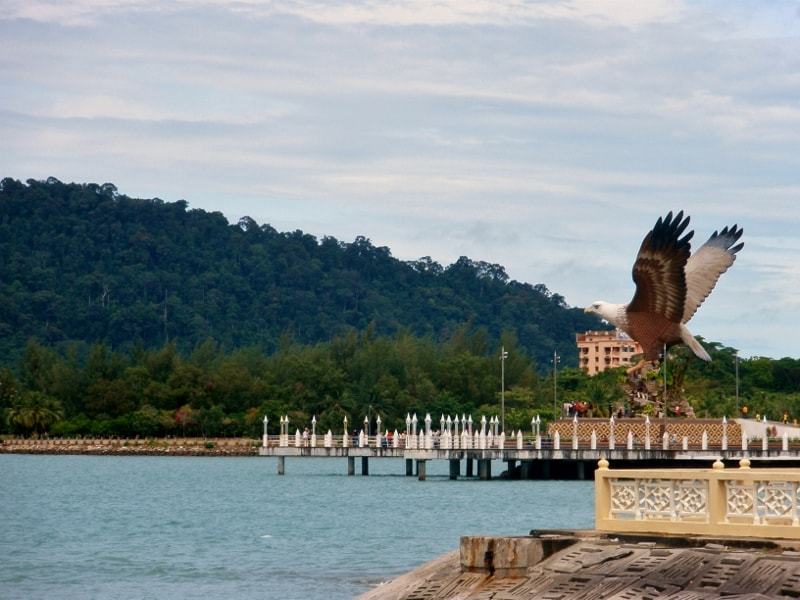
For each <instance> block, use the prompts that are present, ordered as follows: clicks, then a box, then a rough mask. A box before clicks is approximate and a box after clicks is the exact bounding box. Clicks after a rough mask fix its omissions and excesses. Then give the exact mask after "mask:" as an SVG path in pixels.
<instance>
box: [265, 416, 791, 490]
mask: <svg viewBox="0 0 800 600" xmlns="http://www.w3.org/2000/svg"><path fill="white" fill-rule="evenodd" d="M430 423H431V419H430V417H429V416H427V417H426V419H425V425H426V427H425V429H424V430H422V431H417V429H416V416H415V418H414V419H409V420H408V423H407V424H408V428H407V431H406V432H405V433H399V432H397V431H394V432H392V433H390V432H386V433H384V434H377V435H367V434H365V433H364V430H361V431H360V432H359V433H358V434H357V435H356V434H341V435H334V434H333V433H332V432H330V431H328V432H327V433H326V434H324V435H322V436H318V435H317V433H316V430H315V428H314V429H312V433H311V434H310V435H305V436H304V435H303V434H301V433H300V431H299V429H296V430H295V433H294V435H290V434H289V424H288V418H284V417H281V434H280V435H277V436H267V435H266V434H265V435H264V436H263V438H262V444H261V447H260V448H259V449H258V454H259V455H260V456H264V457H275V458H276V459H277V470H278V474H279V475H283V474H285V473H286V459H287V458H291V459H300V458H307V457H314V458H344V459H346V460H347V474H348V475H355V474H356V462H357V461H356V459H360V461H358V462H359V463H360V473H361V475H365V476H366V475H369V461H370V459H375V460H377V459H383V458H395V459H398V458H400V459H404V460H405V471H404V472H405V475H406V476H409V477H413V476H416V477H417V478H418V479H420V480H425V479H426V477H427V463H428V461H432V460H445V461H448V462H449V463H450V464H449V476H450V479H459V478H462V477H468V478H469V477H478V478H480V479H483V480H489V479H492V476H493V474H492V463H493V462H494V461H502V462H504V463H505V464H506V469H505V471H504V472H503V474H502V475H503V476H504V477H506V478H511V479H579V480H580V479H592V478H594V472H595V466H596V465H597V461H598V460H600V459H606V460H609V461H612V462H613V463H614V464H615V465H616V466H617V467H619V468H667V467H684V468H686V467H691V466H696V465H698V464H701V463H702V464H710V463H711V462H714V461H716V460H719V461H722V463H723V464H727V465H729V466H730V465H733V464H738V462H739V461H740V460H742V459H747V460H749V461H751V462H752V463H753V464H754V465H755V466H761V467H770V466H772V467H800V439H798V438H800V431H796V428H793V427H791V426H786V425H783V424H777V423H770V422H766V421H763V422H762V421H757V422H752V421H745V422H744V423H743V424H740V423H739V422H737V421H732V422H728V421H727V420H726V419H720V420H712V419H706V420H701V419H695V420H673V421H669V422H658V423H654V422H651V421H650V420H649V419H648V418H646V419H621V420H615V419H614V418H613V417H612V418H611V419H608V420H606V419H578V418H577V417H575V418H573V419H564V420H560V421H556V422H555V423H552V424H550V426H549V427H548V432H547V433H546V434H543V432H542V431H541V429H540V427H539V424H538V423H537V422H534V424H533V427H532V430H531V432H530V433H528V434H524V433H523V432H522V431H520V430H518V431H517V432H515V433H513V434H511V435H508V436H506V435H505V434H504V433H502V432H499V433H498V429H499V423H498V422H497V420H495V419H494V418H492V419H490V420H488V421H487V420H486V419H485V418H482V419H481V423H480V427H479V428H475V429H473V427H472V420H471V418H470V419H469V421H468V422H467V425H466V426H464V428H463V429H462V430H461V431H460V432H459V430H458V427H457V425H456V426H454V424H453V420H452V419H450V418H449V417H448V418H447V419H445V418H444V417H442V419H441V425H442V429H440V430H439V431H433V430H432V429H431V427H430ZM314 425H315V424H314ZM748 432H749V433H748ZM759 433H761V436H760V437H755V436H757V435H758V434H759Z"/></svg>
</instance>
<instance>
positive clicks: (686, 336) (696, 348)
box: [681, 325, 711, 362]
mask: <svg viewBox="0 0 800 600" xmlns="http://www.w3.org/2000/svg"><path fill="white" fill-rule="evenodd" d="M681 341H682V342H683V343H684V344H686V345H687V346H689V348H691V349H692V352H694V353H695V355H696V356H697V357H698V358H702V359H703V360H704V361H706V362H711V357H710V356H709V355H708V352H706V349H705V348H703V345H702V344H701V343H700V342H698V341H697V340H696V339H695V337H694V336H693V335H692V332H691V331H689V328H688V327H686V325H681Z"/></svg>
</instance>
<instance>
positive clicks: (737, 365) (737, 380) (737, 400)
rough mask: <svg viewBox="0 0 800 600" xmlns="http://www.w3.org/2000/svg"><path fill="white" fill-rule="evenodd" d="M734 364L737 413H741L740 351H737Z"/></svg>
mask: <svg viewBox="0 0 800 600" xmlns="http://www.w3.org/2000/svg"><path fill="white" fill-rule="evenodd" d="M734 363H735V366H736V412H737V413H738V412H739V351H738V350H737V351H736V356H735V357H734Z"/></svg>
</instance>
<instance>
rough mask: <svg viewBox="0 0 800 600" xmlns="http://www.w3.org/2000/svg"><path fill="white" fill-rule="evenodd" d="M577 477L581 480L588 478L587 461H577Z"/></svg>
mask: <svg viewBox="0 0 800 600" xmlns="http://www.w3.org/2000/svg"><path fill="white" fill-rule="evenodd" d="M575 477H576V479H579V480H580V481H583V480H584V479H586V463H585V462H583V461H582V460H579V461H578V462H576V463H575Z"/></svg>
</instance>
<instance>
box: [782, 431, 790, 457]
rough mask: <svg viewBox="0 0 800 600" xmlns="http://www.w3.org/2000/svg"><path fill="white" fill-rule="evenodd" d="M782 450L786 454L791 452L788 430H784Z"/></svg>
mask: <svg viewBox="0 0 800 600" xmlns="http://www.w3.org/2000/svg"><path fill="white" fill-rule="evenodd" d="M781 450H783V451H784V452H788V451H789V430H788V429H784V430H783V441H782V442H781Z"/></svg>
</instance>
